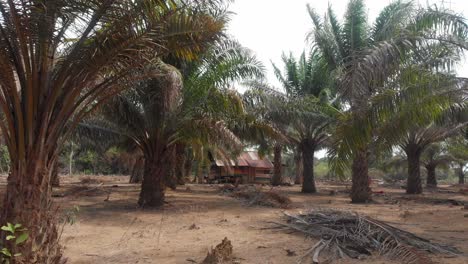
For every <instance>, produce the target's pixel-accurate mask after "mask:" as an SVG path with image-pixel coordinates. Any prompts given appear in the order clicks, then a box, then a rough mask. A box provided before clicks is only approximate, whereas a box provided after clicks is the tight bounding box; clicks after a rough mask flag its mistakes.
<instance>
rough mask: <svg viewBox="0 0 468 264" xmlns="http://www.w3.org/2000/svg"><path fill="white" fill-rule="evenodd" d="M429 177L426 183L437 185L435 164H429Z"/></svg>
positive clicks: (431, 185)
mask: <svg viewBox="0 0 468 264" xmlns="http://www.w3.org/2000/svg"><path fill="white" fill-rule="evenodd" d="M426 170H427V179H426V184H427V186H430V187H437V177H436V166H435V165H434V164H427V165H426Z"/></svg>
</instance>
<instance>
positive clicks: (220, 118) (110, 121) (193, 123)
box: [84, 39, 262, 207]
mask: <svg viewBox="0 0 468 264" xmlns="http://www.w3.org/2000/svg"><path fill="white" fill-rule="evenodd" d="M208 65H209V67H208ZM153 67H157V68H158V69H159V71H160V73H159V76H157V77H155V78H153V79H150V80H145V81H142V82H140V83H139V84H138V85H137V86H136V87H135V89H133V90H130V91H128V92H126V93H124V94H122V95H120V96H117V97H115V98H114V99H111V100H109V102H108V103H107V104H106V105H104V106H103V108H102V109H101V116H102V117H103V119H100V120H99V119H98V120H96V119H94V120H93V119H92V120H90V121H89V122H88V123H87V124H84V126H87V127H88V128H90V132H100V131H108V132H109V133H114V134H115V135H117V136H122V137H123V138H124V139H126V140H129V141H130V142H131V143H133V144H134V145H135V146H137V147H138V148H139V149H140V150H141V152H142V153H143V156H144V164H145V165H144V172H143V181H142V188H141V192H140V198H139V201H138V204H139V205H140V206H142V207H157V206H161V205H163V204H164V190H165V187H166V186H167V185H170V186H174V185H175V184H176V177H175V174H176V167H177V166H178V165H177V164H176V163H175V162H176V160H178V159H179V158H178V157H177V154H180V153H181V152H183V151H185V147H184V146H187V145H191V146H192V148H194V149H199V150H200V151H195V152H196V153H199V154H200V155H197V157H199V158H200V160H203V159H204V158H205V156H204V153H207V150H208V149H210V150H211V152H212V153H213V152H216V151H217V149H220V150H222V151H219V152H220V153H222V152H223V150H227V149H229V148H230V147H232V146H234V147H236V148H239V146H240V145H241V143H240V140H239V139H238V137H237V136H236V135H234V134H233V133H232V131H231V130H230V129H229V127H228V126H227V124H226V122H227V121H229V122H230V120H229V118H231V120H233V119H234V117H236V116H242V115H243V112H242V111H243V108H242V106H241V105H239V103H240V101H239V98H238V97H236V96H235V95H234V94H233V93H232V92H230V91H226V90H223V89H222V86H221V85H222V84H223V83H228V82H230V81H235V80H240V79H242V78H245V77H256V76H261V74H262V67H261V65H260V64H259V63H258V62H257V61H256V60H255V59H254V57H252V55H251V54H250V51H249V50H247V49H245V48H244V47H242V46H240V45H239V43H237V42H235V41H232V40H229V39H227V40H223V41H219V42H216V43H213V44H212V46H211V47H210V48H209V49H208V50H207V51H206V54H205V55H201V57H200V60H199V61H193V62H191V65H188V66H185V67H186V68H182V72H185V74H186V76H185V78H184V76H182V74H181V73H180V72H179V71H178V70H177V69H176V68H175V67H173V66H169V65H167V64H165V63H163V62H159V63H158V65H155V66H153ZM184 80H185V83H184V86H183V82H184ZM182 87H183V88H182ZM177 148H179V150H177ZM180 148H182V150H181V149H180ZM177 151H179V153H177ZM180 165H182V164H180ZM200 169H201V168H200Z"/></svg>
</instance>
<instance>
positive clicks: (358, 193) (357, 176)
mask: <svg viewBox="0 0 468 264" xmlns="http://www.w3.org/2000/svg"><path fill="white" fill-rule="evenodd" d="M368 166H369V165H368V157H367V147H364V148H361V149H359V150H357V151H356V154H355V156H354V159H353V165H352V172H351V173H352V187H351V202H352V203H365V202H368V201H370V200H372V192H371V189H370V187H369V167H368Z"/></svg>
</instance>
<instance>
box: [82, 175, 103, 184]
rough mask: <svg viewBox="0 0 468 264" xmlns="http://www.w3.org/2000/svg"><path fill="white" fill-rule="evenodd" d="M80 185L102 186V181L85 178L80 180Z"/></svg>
mask: <svg viewBox="0 0 468 264" xmlns="http://www.w3.org/2000/svg"><path fill="white" fill-rule="evenodd" d="M80 183H81V184H101V183H102V181H101V180H98V179H95V178H91V177H89V176H85V177H82V178H81V179H80Z"/></svg>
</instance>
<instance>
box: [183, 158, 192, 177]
mask: <svg viewBox="0 0 468 264" xmlns="http://www.w3.org/2000/svg"><path fill="white" fill-rule="evenodd" d="M192 168H193V157H191V156H189V157H186V160H185V167H184V169H185V177H186V178H187V179H189V181H191V180H190V179H191V177H192Z"/></svg>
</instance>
